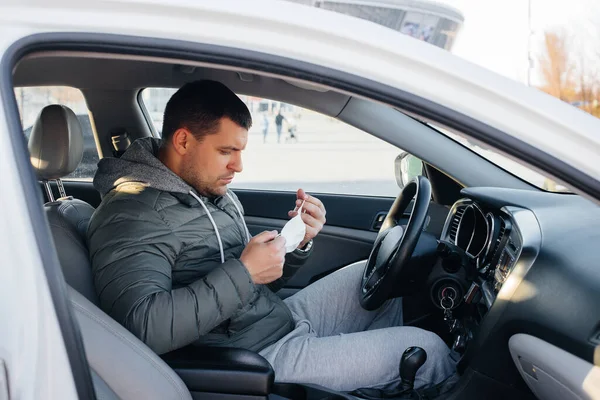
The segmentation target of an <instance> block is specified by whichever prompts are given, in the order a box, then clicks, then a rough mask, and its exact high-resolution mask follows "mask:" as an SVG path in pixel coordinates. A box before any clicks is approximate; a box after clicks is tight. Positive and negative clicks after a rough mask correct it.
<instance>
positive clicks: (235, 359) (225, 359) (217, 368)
mask: <svg viewBox="0 0 600 400" xmlns="http://www.w3.org/2000/svg"><path fill="white" fill-rule="evenodd" d="M161 357H162V359H163V360H164V361H165V362H166V363H167V364H168V365H169V366H170V367H171V368H173V370H175V373H177V375H179V377H180V378H181V379H182V380H183V382H184V383H185V384H186V386H187V387H188V389H190V391H192V392H210V393H231V394H246V395H258V396H266V395H268V394H269V393H270V392H271V389H272V387H273V381H274V379H275V372H274V371H273V368H272V367H271V364H269V362H268V361H267V360H266V359H264V358H263V357H262V356H260V355H259V354H257V353H255V352H253V351H250V350H245V349H237V348H231V347H199V346H187V347H184V348H182V349H179V350H175V351H172V352H170V353H167V354H163V355H162V356H161Z"/></svg>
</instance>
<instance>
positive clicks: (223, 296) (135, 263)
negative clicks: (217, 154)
mask: <svg viewBox="0 0 600 400" xmlns="http://www.w3.org/2000/svg"><path fill="white" fill-rule="evenodd" d="M159 147H160V141H159V140H157V139H151V138H147V139H139V140H137V141H135V142H134V143H133V144H132V145H131V146H130V148H129V149H128V150H127V152H126V153H125V154H124V155H123V156H122V157H121V158H118V159H117V158H107V159H103V160H101V161H100V163H99V165H98V172H97V173H96V176H95V177H94V186H95V187H96V189H97V190H98V191H99V192H100V193H101V195H102V196H103V199H102V203H101V204H100V206H99V207H98V209H97V210H96V212H95V213H94V215H93V217H92V219H91V221H90V225H89V228H88V232H87V236H88V246H89V250H90V257H91V262H92V268H93V273H94V282H95V286H96V291H97V293H98V295H99V297H100V303H101V304H100V305H101V307H102V309H103V310H104V311H105V312H107V313H108V314H109V315H110V316H112V317H113V318H114V319H116V320H117V321H118V322H119V323H121V324H122V325H124V326H125V327H126V328H127V329H128V330H130V331H131V332H133V333H134V334H135V335H136V336H137V337H139V338H140V339H141V340H142V341H143V342H144V343H146V344H147V345H148V346H149V347H150V348H151V349H153V350H154V351H155V352H157V353H158V354H162V353H165V352H168V351H171V350H174V349H177V348H180V347H183V346H185V345H188V344H191V343H198V344H206V345H214V346H232V347H241V348H246V349H250V350H254V351H258V350H261V349H263V348H264V347H266V346H268V345H270V344H272V343H274V342H276V341H277V340H279V339H280V338H282V337H283V336H285V335H286V334H287V333H289V332H290V331H291V330H292V329H293V325H294V322H293V318H292V315H291V313H290V311H289V310H288V308H287V307H286V305H285V304H284V303H283V301H281V299H280V298H279V297H278V296H277V295H276V294H275V293H274V291H275V290H278V289H279V288H280V287H281V286H282V285H283V284H284V283H285V281H286V280H287V279H289V278H290V277H291V276H292V275H293V273H294V272H295V271H296V270H297V268H299V267H300V266H301V265H302V264H303V263H304V261H305V260H306V258H307V257H308V256H309V255H310V254H309V253H307V254H301V253H300V252H296V251H295V252H292V253H289V254H288V255H287V256H286V265H285V267H284V276H283V277H282V278H281V279H279V280H278V281H275V282H273V283H272V284H269V285H268V286H263V285H255V284H254V283H253V282H252V280H251V278H250V275H249V273H248V271H247V269H246V268H245V267H244V265H243V264H242V263H241V261H240V260H239V257H240V255H241V253H242V250H243V249H244V247H245V246H246V244H247V242H248V240H249V238H250V234H249V232H248V229H247V227H246V225H245V222H244V219H243V209H242V206H241V204H239V201H238V200H237V197H236V196H235V194H233V192H231V191H229V192H228V193H227V196H222V197H219V198H216V199H208V198H206V197H202V196H199V195H198V194H197V193H196V192H195V191H194V190H193V189H192V188H191V187H190V186H189V185H188V184H187V183H186V182H184V181H183V180H182V179H181V178H179V177H178V176H177V175H175V174H174V173H173V172H172V171H171V170H170V169H168V168H167V167H166V166H165V165H164V164H163V163H162V162H161V161H160V160H158V159H157V158H156V155H157V154H158V148H159ZM207 213H210V216H209V214H207ZM210 217H212V221H211V218H210ZM222 260H224V262H222Z"/></svg>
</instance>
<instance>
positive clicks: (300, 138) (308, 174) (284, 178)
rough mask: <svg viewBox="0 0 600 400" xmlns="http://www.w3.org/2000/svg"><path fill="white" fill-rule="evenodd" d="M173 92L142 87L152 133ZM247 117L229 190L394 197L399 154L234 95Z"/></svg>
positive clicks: (337, 126)
mask: <svg viewBox="0 0 600 400" xmlns="http://www.w3.org/2000/svg"><path fill="white" fill-rule="evenodd" d="M174 92H175V89H163V88H147V89H144V90H143V91H142V95H141V99H142V102H143V103H144V104H143V105H144V107H145V108H146V111H147V115H148V116H149V117H150V119H151V121H152V123H153V124H154V128H155V130H156V131H157V132H160V131H161V129H162V116H163V112H164V108H165V106H166V103H167V101H168V100H169V98H170V97H171V95H172V94H173V93H174ZM239 97H240V98H241V99H242V100H243V101H244V102H245V103H246V105H247V106H248V109H249V110H250V112H251V113H252V121H253V123H252V128H251V129H250V131H249V135H248V145H247V147H246V150H245V151H244V153H243V163H244V171H243V172H242V173H240V174H238V175H236V177H235V179H234V181H233V182H232V184H231V188H233V189H236V188H239V189H254V190H279V191H295V190H297V189H298V188H303V189H305V190H306V191H308V192H313V193H334V194H350V195H369V196H386V197H395V196H397V195H398V193H399V190H400V189H399V187H398V186H399V185H398V183H397V181H396V175H395V161H396V158H397V157H398V155H399V154H400V153H402V150H400V149H398V148H397V147H395V146H393V145H391V144H389V143H387V142H384V141H383V140H381V139H378V138H376V137H374V136H372V135H370V134H368V133H366V132H363V131H361V130H359V129H356V128H354V127H352V126H350V125H347V124H345V123H343V122H340V121H338V120H336V119H335V118H331V117H328V116H325V115H322V114H319V113H317V112H314V111H311V110H307V109H304V108H301V107H297V106H294V105H290V104H285V103H281V102H279V101H274V100H269V99H263V98H256V97H251V96H244V95H239Z"/></svg>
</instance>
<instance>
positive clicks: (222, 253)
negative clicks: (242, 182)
mask: <svg viewBox="0 0 600 400" xmlns="http://www.w3.org/2000/svg"><path fill="white" fill-rule="evenodd" d="M189 193H190V194H191V195H192V196H193V197H194V198H195V199H196V200H197V201H198V203H200V205H201V206H202V208H204V211H206V215H208V219H209V220H210V223H211V224H212V226H213V229H214V230H215V234H216V235H217V242H219V253H220V254H221V264H223V263H224V262H225V252H224V251H223V241H222V240H221V234H220V233H219V228H218V227H217V224H216V223H215V220H214V219H213V217H212V215H211V213H210V211H209V209H208V207H206V204H204V202H203V201H202V199H201V198H200V197H198V195H196V193H194V192H193V191H192V190H190V191H189ZM227 197H229V199H230V200H231V202H232V203H233V205H234V206H235V209H236V210H237V212H238V215H239V216H240V218H241V220H242V225H244V229H245V230H246V238H247V239H248V242H250V231H249V230H248V226H247V225H246V221H244V216H243V215H242V210H241V209H240V207H239V206H238V205H237V203H236V202H235V200H233V197H231V195H230V194H229V193H227ZM248 242H246V244H248Z"/></svg>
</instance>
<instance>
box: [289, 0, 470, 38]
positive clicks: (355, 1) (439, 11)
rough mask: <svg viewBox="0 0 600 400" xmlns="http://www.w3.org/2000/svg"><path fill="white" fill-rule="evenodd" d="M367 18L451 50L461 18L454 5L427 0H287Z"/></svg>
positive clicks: (462, 17)
mask: <svg viewBox="0 0 600 400" xmlns="http://www.w3.org/2000/svg"><path fill="white" fill-rule="evenodd" d="M287 1H290V2H293V3H299V4H304V5H307V6H313V7H317V8H322V9H325V10H330V11H334V12H338V13H341V14H346V15H350V16H353V17H357V18H361V19H366V20H368V21H371V22H375V23H377V24H380V25H383V26H386V27H388V28H391V29H394V30H396V31H399V32H402V33H404V34H407V35H409V36H412V37H415V38H417V39H420V40H423V41H425V42H428V43H431V44H433V45H434V46H437V47H441V48H442V49H446V50H451V48H452V45H453V44H454V40H455V38H456V35H457V34H458V32H459V31H460V28H461V26H462V24H463V22H464V16H463V15H462V13H461V12H460V11H458V10H457V9H455V8H453V7H450V6H448V5H445V4H439V3H435V2H432V1H427V0H287Z"/></svg>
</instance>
